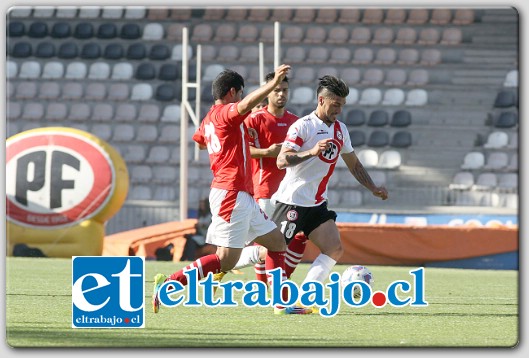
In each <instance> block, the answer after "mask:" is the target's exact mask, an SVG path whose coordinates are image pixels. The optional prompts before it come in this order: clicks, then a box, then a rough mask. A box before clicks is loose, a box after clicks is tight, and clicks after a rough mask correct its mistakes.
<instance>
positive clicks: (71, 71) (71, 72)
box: [64, 62, 88, 80]
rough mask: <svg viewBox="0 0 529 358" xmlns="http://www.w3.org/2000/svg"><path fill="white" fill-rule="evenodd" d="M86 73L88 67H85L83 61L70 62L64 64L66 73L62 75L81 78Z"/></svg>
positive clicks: (68, 77)
mask: <svg viewBox="0 0 529 358" xmlns="http://www.w3.org/2000/svg"><path fill="white" fill-rule="evenodd" d="M87 73H88V69H87V68H86V64H84V63H83V62H70V63H69V64H68V65H67V66H66V73H65V75H64V77H65V78H67V79H77V80H79V79H83V78H85V77H86V74H87Z"/></svg>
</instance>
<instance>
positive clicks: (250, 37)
mask: <svg viewBox="0 0 529 358" xmlns="http://www.w3.org/2000/svg"><path fill="white" fill-rule="evenodd" d="M257 36H259V29H258V28H257V26H255V25H253V24H245V25H241V27H239V31H238V32H237V38H236V39H235V40H236V41H239V42H252V43H254V42H255V41H256V40H257Z"/></svg>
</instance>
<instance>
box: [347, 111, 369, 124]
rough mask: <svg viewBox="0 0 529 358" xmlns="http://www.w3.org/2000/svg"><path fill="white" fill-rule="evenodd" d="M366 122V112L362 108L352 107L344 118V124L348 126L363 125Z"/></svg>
mask: <svg viewBox="0 0 529 358" xmlns="http://www.w3.org/2000/svg"><path fill="white" fill-rule="evenodd" d="M365 123H366V114H365V112H364V111H363V110H361V109H352V110H350V111H349V112H347V115H346V117H345V119H344V124H345V125H346V126H355V127H356V126H361V125H364V124H365Z"/></svg>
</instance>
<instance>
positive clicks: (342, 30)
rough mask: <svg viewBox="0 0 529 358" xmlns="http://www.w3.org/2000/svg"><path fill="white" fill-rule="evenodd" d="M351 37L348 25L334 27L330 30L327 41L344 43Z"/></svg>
mask: <svg viewBox="0 0 529 358" xmlns="http://www.w3.org/2000/svg"><path fill="white" fill-rule="evenodd" d="M348 39H349V30H348V29H347V28H346V27H343V26H340V27H333V28H331V29H330V30H329V34H328V36H327V43H329V44H344V43H346V42H347V40H348Z"/></svg>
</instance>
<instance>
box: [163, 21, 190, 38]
mask: <svg viewBox="0 0 529 358" xmlns="http://www.w3.org/2000/svg"><path fill="white" fill-rule="evenodd" d="M184 27H187V26H186V25H185V24H181V23H175V24H170V25H169V26H168V27H167V34H166V36H165V38H166V39H167V41H171V42H181V41H182V29H183V28H184Z"/></svg>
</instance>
